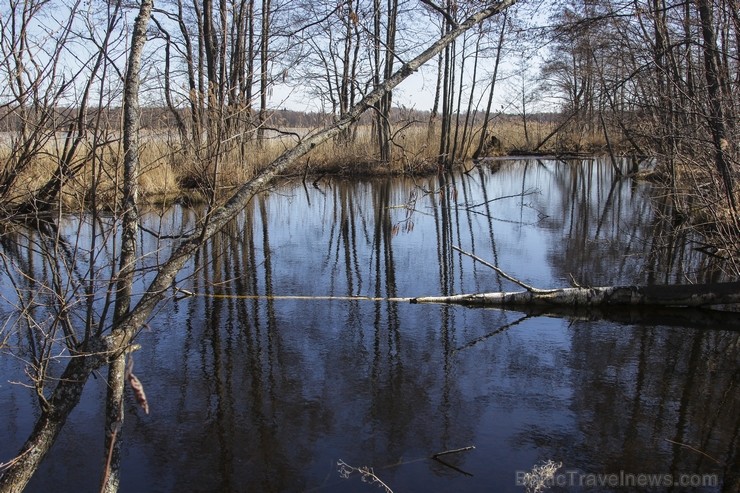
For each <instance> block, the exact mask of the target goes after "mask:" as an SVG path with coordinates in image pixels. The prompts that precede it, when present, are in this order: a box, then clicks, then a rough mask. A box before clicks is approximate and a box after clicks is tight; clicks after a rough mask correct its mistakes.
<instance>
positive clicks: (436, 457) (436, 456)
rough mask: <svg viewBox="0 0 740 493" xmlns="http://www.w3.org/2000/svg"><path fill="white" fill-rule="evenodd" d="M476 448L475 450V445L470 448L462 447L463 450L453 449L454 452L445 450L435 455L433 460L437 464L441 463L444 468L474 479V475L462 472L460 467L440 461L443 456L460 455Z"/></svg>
mask: <svg viewBox="0 0 740 493" xmlns="http://www.w3.org/2000/svg"><path fill="white" fill-rule="evenodd" d="M474 448H475V446H474V445H469V446H467V447H462V448H456V449H452V450H445V451H444V452H438V453H436V454H434V455H433V456H432V459H434V460H436V461H437V462H439V463H440V464H442V465H443V466H447V467H449V468H450V469H454V470H455V471H457V472H459V473H460V474H464V475H466V476H470V477H472V476H473V475H472V474H471V473H469V472H467V471H463V470H462V469H460V468H459V467H457V466H455V465H452V464H450V463H449V462H447V461H444V460H442V459H440V457H441V456H443V455H449V454H458V453H460V452H465V451H467V450H473V449H474Z"/></svg>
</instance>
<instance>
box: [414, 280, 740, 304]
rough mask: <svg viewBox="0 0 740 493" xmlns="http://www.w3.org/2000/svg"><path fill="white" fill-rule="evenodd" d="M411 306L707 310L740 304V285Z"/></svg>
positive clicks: (505, 296) (486, 296) (441, 299)
mask: <svg viewBox="0 0 740 493" xmlns="http://www.w3.org/2000/svg"><path fill="white" fill-rule="evenodd" d="M411 302H412V303H452V304H460V305H480V306H523V305H527V306H568V307H574V308H576V307H589V306H620V305H621V306H671V307H707V306H715V305H729V304H736V303H740V282H727V283H714V284H688V285H656V286H606V287H588V288H583V287H581V288H563V289H547V290H545V289H531V290H525V291H515V292H495V293H477V294H458V295H453V296H425V297H419V298H413V299H412V300H411Z"/></svg>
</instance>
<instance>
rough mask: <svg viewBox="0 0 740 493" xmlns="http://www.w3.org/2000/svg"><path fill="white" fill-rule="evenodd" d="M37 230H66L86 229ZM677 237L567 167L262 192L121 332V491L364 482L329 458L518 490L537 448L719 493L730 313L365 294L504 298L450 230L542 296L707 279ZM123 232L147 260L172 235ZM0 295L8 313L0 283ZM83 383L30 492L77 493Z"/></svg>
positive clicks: (18, 421) (392, 475) (683, 238)
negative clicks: (538, 308) (124, 394)
mask: <svg viewBox="0 0 740 493" xmlns="http://www.w3.org/2000/svg"><path fill="white" fill-rule="evenodd" d="M502 197H508V198H502ZM198 213H200V212H199V211H193V210H188V209H183V208H180V207H173V208H172V209H169V210H167V211H164V212H163V213H161V214H153V213H152V214H150V216H149V217H148V219H147V221H149V222H151V223H153V224H154V223H157V224H162V225H164V226H163V229H164V230H165V231H164V232H165V233H167V234H176V233H177V232H181V231H185V230H188V229H190V228H192V225H193V224H194V221H195V220H196V216H197V214H198ZM408 224H412V225H413V226H411V227H409V226H405V227H404V225H408ZM60 226H61V231H62V234H63V235H67V237H68V238H69V239H70V242H72V240H73V239H74V238H76V237H77V235H78V232H77V231H78V229H79V231H80V235H81V236H82V237H84V234H85V231H86V230H85V226H84V225H82V226H80V225H79V224H77V223H75V222H74V220H69V221H68V222H66V223H63V224H62V225H60ZM41 235H43V233H42V232H32V231H28V232H19V233H15V234H7V235H5V236H3V237H2V252H3V254H4V255H5V256H6V257H7V258H9V259H11V260H12V262H13V263H14V264H15V265H17V266H19V268H21V269H23V270H24V271H25V272H27V273H29V274H31V273H33V274H34V276H32V278H35V279H36V281H37V282H45V281H48V279H46V278H45V276H47V275H48V269H46V268H45V266H44V262H45V261H48V258H49V257H44V256H40V255H38V254H37V252H38V245H39V244H42V243H43V241H41V240H40V239H39V238H40V236H41ZM689 240H690V237H688V235H687V233H686V232H685V230H682V229H681V228H680V226H678V225H677V223H676V222H675V221H672V220H671V211H670V208H669V206H668V205H667V204H665V203H661V202H660V201H658V200H655V199H651V198H650V195H649V189H648V186H647V185H646V184H644V183H638V182H633V181H630V180H617V179H616V178H615V177H614V174H613V169H612V168H611V166H610V165H608V164H598V163H591V162H587V161H584V162H576V163H562V162H555V161H538V160H531V161H521V162H518V161H506V162H502V163H498V164H497V165H496V166H481V167H479V168H477V169H476V170H473V171H472V172H470V173H469V174H453V175H446V176H440V177H429V178H423V179H419V178H417V179H410V178H394V179H373V180H366V181H344V180H338V179H332V180H331V181H323V182H322V186H320V189H315V188H309V187H306V188H304V187H302V186H301V185H300V184H288V185H285V186H282V187H280V188H278V189H276V190H275V191H273V192H271V193H269V194H264V195H262V196H260V197H258V198H256V199H255V200H253V201H252V202H251V203H250V206H249V208H248V209H247V210H245V211H244V214H243V215H242V216H241V217H240V218H239V219H238V220H237V221H234V222H233V223H232V224H230V225H229V227H228V228H227V229H225V230H224V231H223V232H222V233H221V234H220V235H217V236H216V237H215V238H214V239H213V241H211V242H209V243H208V244H206V245H204V246H203V248H202V249H201V251H200V252H199V254H198V255H197V257H196V258H195V259H194V260H193V262H192V263H191V264H190V265H188V267H187V268H186V269H185V271H184V273H183V276H182V277H181V281H180V283H179V286H180V287H182V288H184V289H187V290H189V291H191V292H193V293H196V296H192V297H183V296H180V294H179V293H178V292H176V291H173V293H174V294H176V296H174V297H173V298H172V299H171V300H170V301H169V302H168V303H167V304H166V305H165V306H164V307H163V309H162V310H161V311H160V312H159V313H158V315H157V316H156V317H155V318H154V319H153V320H152V321H151V322H150V327H151V330H148V331H145V332H144V333H143V334H142V335H141V337H140V338H139V340H138V341H137V342H138V343H139V344H141V346H142V349H141V350H140V351H139V352H138V353H137V355H136V358H137V363H136V367H137V374H138V375H139V377H140V379H141V380H142V381H143V382H144V385H145V386H146V389H147V395H148V396H149V399H150V406H151V414H150V415H149V416H145V415H143V414H141V413H140V412H138V411H137V410H136V409H135V408H134V406H133V404H130V405H129V408H128V409H127V411H128V412H129V414H130V419H129V420H128V421H127V424H126V426H127V427H129V428H130V430H129V428H127V432H126V442H125V444H124V449H125V453H124V461H123V471H124V475H123V480H122V489H123V491H174V490H184V491H301V490H312V491H368V485H365V484H363V483H361V482H360V481H359V480H355V479H352V478H351V479H348V480H344V479H342V478H340V476H339V474H338V473H337V471H336V464H337V461H338V460H339V459H342V460H344V461H346V463H348V464H353V465H357V466H361V465H367V466H371V467H373V468H374V470H375V472H376V473H377V474H378V476H379V477H381V478H382V479H383V481H384V482H385V483H386V484H388V485H389V486H390V487H391V488H393V490H394V491H395V492H396V493H401V492H409V491H458V490H459V491H493V490H495V491H523V488H521V487H517V486H516V484H515V479H516V476H515V472H516V471H528V470H530V469H531V468H532V466H533V465H535V464H537V463H540V462H542V461H545V460H549V459H552V460H555V461H558V462H562V463H563V468H564V469H569V470H578V471H582V472H588V473H614V472H617V473H618V472H619V471H626V472H631V473H661V474H662V473H671V474H675V475H678V474H680V473H716V474H718V476H719V477H720V478H725V488H727V489H728V491H729V488H731V487H732V485H731V484H730V483H731V481H735V480H736V479H732V478H733V477H734V478H736V476H732V474H733V473H734V474H736V471H734V470H733V469H732V468H733V467H735V465H736V464H737V462H738V456H737V453H738V452H737V451H738V444H739V439H738V425H739V424H740V419H739V418H738V416H740V403H739V399H738V395H739V394H738V392H737V382H738V376H739V375H738V372H740V365H738V354H740V353H738V343H739V342H740V341H739V340H738V332H737V331H736V330H735V329H736V328H737V323H736V322H734V320H735V319H733V318H731V317H730V318H728V317H725V318H719V319H717V320H720V322H718V323H714V328H713V329H712V330H707V327H706V326H703V325H702V322H701V321H696V320H694V321H688V322H687V321H683V322H682V321H679V320H675V319H674V318H673V315H671V314H666V313H657V312H656V313H647V314H646V313H640V314H637V315H636V314H634V313H629V314H608V316H606V317H602V316H600V315H599V316H597V314H595V313H593V312H592V313H577V314H576V313H571V314H567V315H565V316H562V317H551V316H538V314H537V313H529V314H520V313H516V312H506V311H498V310H471V309H466V308H462V307H452V306H424V305H409V304H399V303H396V302H392V301H388V300H387V299H385V298H390V297H396V296H419V295H437V294H445V295H446V294H453V293H461V292H473V291H483V290H489V291H490V290H501V289H511V286H510V285H509V284H508V283H507V282H506V281H504V280H503V279H501V278H500V277H498V276H497V275H496V274H495V273H494V272H492V271H490V270H488V269H486V268H485V267H481V266H479V265H476V264H474V263H473V262H472V261H471V260H470V259H469V258H467V257H465V256H463V255H461V254H459V253H458V252H456V251H454V250H453V249H452V248H451V247H452V245H457V246H460V247H461V248H462V249H464V250H466V251H470V252H473V253H475V254H476V255H478V256H481V257H483V258H486V259H488V260H490V261H491V262H493V263H495V264H497V265H498V266H499V267H501V268H502V269H504V270H505V271H508V272H509V273H510V274H512V275H514V276H516V277H518V278H520V279H522V280H524V281H526V282H528V283H530V284H533V285H537V286H541V287H550V286H564V285H567V284H568V282H569V278H570V276H573V278H575V279H576V280H577V281H578V282H580V283H582V284H593V285H596V284H626V283H651V282H676V281H684V280H690V281H709V280H717V279H719V278H720V276H721V274H719V273H720V272H721V265H718V264H717V259H716V258H712V257H709V256H706V255H704V254H703V253H702V252H699V251H697V250H695V249H692V248H691V244H690V243H689ZM142 242H143V245H144V248H145V249H148V250H152V251H154V250H157V249H162V253H161V254H160V255H163V254H164V252H165V251H166V250H167V249H168V248H170V247H171V245H169V243H167V242H166V241H162V240H156V239H155V238H153V237H151V236H147V235H142ZM100 262H101V268H102V266H103V262H104V259H103V258H102V257H101V259H100ZM143 262H148V263H149V264H148V265H149V266H152V267H153V266H156V258H147V259H145V260H143ZM17 279H18V278H16V280H17ZM29 279H31V278H29ZM24 282H28V283H30V282H31V281H30V280H26V281H24ZM143 282H144V281H143V280H142V285H143ZM26 287H28V288H32V286H30V285H29V286H26ZM0 289H1V290H2V294H3V296H4V297H5V299H6V300H7V301H8V304H4V305H3V306H2V307H1V308H0V310H2V311H3V313H2V314H3V315H4V319H5V318H11V320H12V319H13V317H16V316H17V315H16V314H14V313H13V312H11V303H12V302H13V296H14V294H13V290H12V289H10V287H9V286H8V279H7V278H6V277H3V278H2V280H0ZM272 295H280V296H311V295H322V296H323V295H332V296H358V295H359V296H369V297H374V298H381V300H379V301H365V300H359V299H354V300H332V301H327V300H322V301H317V300H310V299H282V298H273V297H272ZM701 317H704V318H706V317H705V316H704V315H701ZM721 323H727V324H728V326H727V327H722V326H718V325H719V324H721ZM730 325H734V326H730ZM724 329H726V330H724ZM11 343H12V344H13V347H23V346H24V345H28V344H30V343H31V341H29V340H27V339H25V335H21V334H19V335H18V336H14V337H13V339H12V341H11ZM0 372H2V375H3V379H2V380H3V382H2V384H1V386H0V393H1V394H2V399H1V400H0V412H2V415H3V416H4V417H5V418H6V419H5V420H4V421H3V422H2V424H0V436H1V437H2V440H0V454H1V455H0V461H4V460H7V459H9V458H11V457H12V456H13V454H14V453H15V451H16V450H17V449H18V447H19V445H20V444H21V443H22V441H23V439H24V438H25V436H26V434H27V433H28V431H29V429H30V426H31V425H32V420H33V407H34V405H35V400H34V398H33V396H32V394H31V392H30V391H29V390H28V389H25V388H23V387H22V386H19V385H9V384H7V383H6V382H8V381H24V378H25V377H24V376H23V373H22V372H23V368H22V364H19V360H18V359H14V358H11V357H8V356H6V354H3V355H2V356H0ZM103 381H104V379H98V380H97V381H95V382H92V383H91V384H90V386H89V388H88V390H87V393H86V395H85V398H84V400H83V402H82V403H81V405H80V407H79V408H78V409H77V411H76V414H75V415H74V416H73V419H72V422H71V423H70V424H69V427H68V428H66V429H65V432H64V433H63V436H62V437H61V438H60V440H59V442H58V444H57V445H56V447H55V449H54V451H53V454H52V457H51V458H50V459H49V460H48V461H47V462H46V463H45V464H44V465H43V467H42V470H41V471H40V472H39V474H38V475H37V477H36V478H35V479H34V481H33V482H32V483H31V486H30V488H31V489H32V490H34V491H41V490H47V489H49V488H53V489H54V490H55V491H77V490H78V489H94V488H95V487H96V486H97V478H98V477H99V467H100V464H99V463H98V458H99V455H100V454H99V453H97V452H98V450H99V448H100V443H99V442H101V440H102V437H101V434H100V430H101V429H102V428H101V427H102V419H100V416H101V415H102V406H101V403H100V401H99V396H100V395H101V393H102V392H103V389H102V385H103V383H102V382H103ZM468 445H475V446H476V448H475V450H471V451H469V452H466V453H465V454H453V455H450V456H446V458H445V460H446V461H447V462H449V463H450V464H451V465H452V466H455V467H456V468H458V469H460V470H462V471H464V472H467V473H469V474H470V476H469V475H466V474H463V473H462V472H460V471H458V470H456V469H454V468H451V467H447V466H445V465H444V464H441V463H439V462H438V461H433V460H430V457H431V456H432V455H433V454H435V453H437V452H441V451H443V450H449V449H454V448H457V447H464V446H468ZM720 489H721V488H720V487H717V488H714V489H712V488H708V489H707V490H708V491H715V490H716V491H718V490H720ZM568 490H571V491H572V490H573V489H571V488H568ZM575 490H576V491H577V490H578V489H575ZM599 491H604V490H603V488H601V489H599Z"/></svg>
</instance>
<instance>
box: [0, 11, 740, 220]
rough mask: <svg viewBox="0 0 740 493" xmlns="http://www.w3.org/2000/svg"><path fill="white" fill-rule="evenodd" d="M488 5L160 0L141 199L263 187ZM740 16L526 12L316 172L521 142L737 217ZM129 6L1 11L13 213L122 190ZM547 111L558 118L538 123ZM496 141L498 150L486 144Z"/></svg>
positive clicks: (0, 104) (149, 51)
mask: <svg viewBox="0 0 740 493" xmlns="http://www.w3.org/2000/svg"><path fill="white" fill-rule="evenodd" d="M477 6H478V2H458V1H453V0H447V1H445V2H441V3H434V2H432V1H431V0H407V1H403V0H387V1H385V2H381V1H380V0H372V1H370V0H347V1H339V2H336V1H328V2H327V1H317V2H304V1H296V0H290V1H288V0H219V1H217V2H214V1H213V0H188V1H183V0H166V1H162V2H158V3H157V5H156V6H155V8H154V10H153V12H152V22H151V23H150V25H149V26H148V31H147V43H146V46H145V48H144V53H143V59H142V81H141V98H142V107H143V111H142V119H143V121H142V125H143V126H144V128H146V127H156V128H159V129H160V130H162V129H164V130H166V131H165V132H160V133H156V134H154V135H158V136H159V137H157V138H152V139H151V142H150V145H149V146H148V149H147V150H148V152H147V153H145V154H144V159H145V161H146V162H145V163H144V164H143V169H144V170H155V172H152V173H150V177H149V179H148V180H144V181H145V183H143V186H144V189H145V190H146V188H147V186H149V187H150V188H151V194H152V195H157V194H160V195H161V194H164V195H168V194H175V195H177V194H179V193H182V190H183V189H197V190H200V191H201V192H203V193H205V194H206V195H207V193H209V192H208V190H213V189H216V190H217V189H218V188H219V187H221V186H226V187H229V186H234V185H235V184H236V183H239V182H240V181H241V180H243V179H244V178H248V177H250V176H253V174H254V173H255V172H256V171H258V170H259V169H260V168H261V167H263V166H265V165H267V164H268V163H269V162H270V161H271V160H272V159H274V158H275V157H276V156H277V155H278V154H279V153H280V152H282V151H283V150H284V149H285V148H287V147H289V146H290V145H293V144H295V143H297V142H299V141H300V139H301V138H302V137H303V136H304V135H305V134H307V133H308V132H310V131H311V130H312V129H316V128H319V127H322V126H326V125H328V124H331V123H332V122H334V121H337V120H339V119H340V118H342V117H343V116H345V115H346V114H347V112H348V111H349V108H351V107H352V106H353V105H354V104H355V103H356V102H358V101H359V100H360V99H361V98H362V97H363V96H365V95H367V94H368V93H369V92H370V91H371V90H372V89H373V88H376V87H377V86H378V85H379V84H380V83H381V82H382V81H384V80H386V79H387V78H388V77H389V76H390V75H391V74H392V73H393V72H394V70H395V69H397V68H398V67H400V66H401V65H402V64H403V63H404V61H407V60H409V59H411V58H412V57H413V56H415V55H416V54H418V53H419V52H420V51H421V49H422V47H424V46H425V45H427V44H428V43H429V42H431V41H432V40H433V39H435V38H437V37H439V36H440V35H441V34H444V33H445V32H448V31H449V30H450V29H452V28H453V27H454V26H455V25H456V24H457V23H458V22H460V20H461V19H464V18H465V17H466V16H467V15H469V14H470V13H471V12H472V11H473V10H474V9H475V8H476V7H477ZM738 7H739V6H738V4H737V1H736V0H696V1H693V2H689V1H685V2H678V1H675V2H672V1H666V0H647V1H630V2H625V1H619V0H597V1H586V2H581V1H573V0H569V1H550V2H536V3H533V2H523V3H521V4H518V5H516V6H514V7H513V8H511V9H509V10H508V11H507V12H506V13H505V15H502V16H497V17H494V18H491V19H488V20H486V21H484V22H483V23H481V24H480V25H478V26H477V27H476V28H474V29H471V30H470V31H468V32H467V33H465V34H464V35H463V36H461V37H460V38H459V39H457V40H456V41H455V42H453V43H451V44H450V45H449V46H448V47H447V48H445V50H443V51H442V52H441V53H440V54H439V56H437V57H436V59H435V60H433V61H432V62H430V64H429V65H430V68H429V70H431V73H436V77H435V78H434V79H435V80H436V86H435V97H434V104H433V107H432V108H431V111H428V112H421V111H417V110H415V109H414V108H405V107H402V106H400V105H396V104H394V99H393V93H392V92H391V93H389V94H388V95H387V96H385V97H384V98H383V99H382V100H381V101H380V102H379V103H378V104H377V105H375V107H374V108H373V110H372V111H371V112H368V113H366V114H365V115H364V116H363V117H362V118H361V119H360V120H359V121H357V122H356V123H355V124H354V125H353V126H351V127H350V128H348V129H347V130H345V131H343V132H342V133H341V135H339V136H337V137H336V138H335V139H334V140H333V142H331V143H330V144H329V145H327V146H325V152H324V153H323V156H321V155H319V156H317V157H314V158H313V159H314V162H313V164H311V162H310V161H308V162H307V163H306V165H307V166H308V168H310V170H311V169H314V168H316V167H320V166H321V165H324V166H328V167H329V168H330V169H340V170H342V171H348V170H354V171H355V172H362V171H366V170H368V169H381V170H385V171H388V170H390V171H393V172H418V171H423V170H426V171H429V170H432V169H449V168H450V167H451V166H453V165H454V164H455V163H459V162H462V161H464V160H465V159H468V158H470V157H479V156H483V155H486V154H489V153H491V152H493V153H501V152H507V151H509V150H511V149H515V150H516V151H519V152H526V151H548V152H555V153H557V152H573V151H576V152H578V151H587V152H598V153H603V154H609V155H611V157H612V160H614V159H615V158H616V157H617V156H618V155H621V154H629V155H636V156H641V157H643V158H651V159H654V160H655V161H654V162H656V163H657V165H658V169H659V170H660V171H661V177H662V180H663V182H664V184H665V185H666V186H667V187H668V188H669V189H671V190H673V192H674V194H675V195H676V197H677V202H676V204H677V208H678V209H679V210H680V212H681V213H682V214H685V213H688V212H691V210H692V209H695V208H696V207H695V206H694V205H690V204H685V203H684V201H683V200H680V199H681V197H682V196H683V195H684V194H685V192H686V190H687V188H686V187H688V188H689V189H697V188H702V187H705V186H707V187H710V188H711V193H709V192H707V193H706V194H703V195H705V196H706V197H705V198H706V200H708V201H709V202H710V203H711V204H712V205H713V206H715V207H716V206H717V205H721V207H719V208H720V209H722V210H736V209H737V205H736V196H735V194H734V191H735V182H736V181H737V176H736V175H737V172H738V171H737V170H738V152H739V151H738V128H737V113H738V111H739V110H740V103H739V102H738V101H739V99H740V98H739V97H738V93H739V92H740V61H739V59H738V57H739V54H740V17H739V14H738V10H739V9H738ZM135 8H136V5H135V4H134V3H128V2H122V1H109V2H103V1H90V2H83V1H82V0H11V1H10V2H9V3H8V4H6V5H5V6H3V7H2V8H1V9H2V10H1V13H2V16H1V17H0V22H1V23H2V25H0V28H2V35H1V37H0V57H1V59H0V80H2V81H3V84H2V85H0V129H2V130H3V134H4V137H3V139H2V143H3V147H2V151H1V152H2V166H1V168H0V203H1V204H4V207H6V208H8V207H10V206H9V205H8V204H11V205H12V207H10V209H11V210H17V209H19V208H20V209H23V210H26V209H28V204H31V203H32V204H34V205H33V207H34V208H39V207H41V208H45V207H46V208H49V207H55V206H57V205H59V204H60V203H64V204H66V205H71V204H74V205H75V206H79V205H80V204H85V203H87V202H89V201H88V199H87V198H86V197H87V196H89V195H90V190H89V189H90V186H91V185H90V184H91V183H99V184H101V186H105V187H107V189H108V193H113V194H115V193H116V189H117V187H116V186H115V184H113V185H111V184H110V182H111V181H112V182H116V181H117V180H116V179H115V177H117V176H118V171H117V170H119V169H120V163H121V159H122V156H121V153H122V151H121V148H122V147H121V146H122V143H121V135H122V131H121V127H122V124H123V123H122V119H121V112H120V108H121V101H122V96H123V82H124V77H123V74H125V72H126V63H127V62H126V60H127V58H126V53H127V50H128V47H129V41H128V40H129V38H130V30H131V25H132V23H131V22H130V18H131V17H132V16H133V15H134V13H135ZM286 87H288V88H291V89H290V90H292V91H296V92H298V93H300V94H302V95H303V97H304V98H306V99H310V100H311V101H312V104H313V106H315V107H316V108H317V111H316V112H315V113H312V114H310V113H302V112H297V111H292V110H288V109H285V108H280V107H277V108H271V107H270V106H269V105H268V102H269V97H270V95H271V94H273V91H274V90H278V89H280V88H283V89H285V88H286ZM502 98H503V99H502ZM500 100H505V101H506V103H504V104H501V103H498V101H500ZM494 101H496V103H495V104H494ZM278 106H280V105H279V104H278ZM543 112H556V113H557V117H556V118H551V117H552V113H550V114H546V115H545V117H544V118H542V117H541V118H535V117H536V116H537V115H541V114H542V113H543ZM296 128H300V129H302V130H301V131H300V132H296ZM491 136H496V137H497V139H496V140H497V141H498V143H499V144H500V147H499V146H494V147H495V148H493V149H492V148H491V147H492V146H491V145H490V143H491ZM502 136H503V138H501V137H502ZM494 142H496V141H494ZM332 161H338V162H339V165H337V163H334V162H332ZM93 175H95V176H97V177H98V178H99V179H98V178H95V176H93ZM110 178H114V179H113V180H110ZM234 182H236V183H234ZM60 195H61V196H60ZM704 205H708V204H702V206H704ZM6 215H7V211H6ZM725 219H727V218H725Z"/></svg>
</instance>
